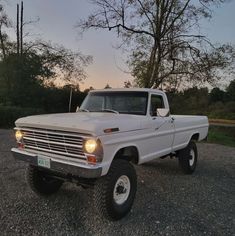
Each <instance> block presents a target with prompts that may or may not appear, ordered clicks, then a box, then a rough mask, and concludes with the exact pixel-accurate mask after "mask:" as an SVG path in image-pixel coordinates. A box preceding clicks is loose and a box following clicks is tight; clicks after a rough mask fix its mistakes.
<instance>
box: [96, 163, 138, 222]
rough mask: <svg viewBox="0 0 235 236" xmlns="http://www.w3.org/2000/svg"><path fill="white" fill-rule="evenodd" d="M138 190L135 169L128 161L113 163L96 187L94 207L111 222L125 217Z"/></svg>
mask: <svg viewBox="0 0 235 236" xmlns="http://www.w3.org/2000/svg"><path fill="white" fill-rule="evenodd" d="M136 188H137V178H136V173H135V169H134V167H133V166H132V165H131V164H130V163H129V162H128V161H126V160H121V159H116V160H114V161H113V163H112V165H111V167H110V169H109V172H108V174H107V175H106V176H104V177H102V178H100V179H98V180H97V182H96V184H95V187H94V203H95V204H94V205H95V207H96V210H97V211H98V213H99V214H101V215H102V216H104V217H105V218H107V219H109V220H118V219H121V218H122V217H124V216H125V215H126V214H127V213H128V212H129V211H130V209H131V207H132V204H133V202H134V198H135V193H136Z"/></svg>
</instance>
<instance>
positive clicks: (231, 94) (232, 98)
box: [226, 79, 235, 102]
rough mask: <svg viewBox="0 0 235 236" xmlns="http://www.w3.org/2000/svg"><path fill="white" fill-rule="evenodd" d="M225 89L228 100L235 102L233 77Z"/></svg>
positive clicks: (234, 81)
mask: <svg viewBox="0 0 235 236" xmlns="http://www.w3.org/2000/svg"><path fill="white" fill-rule="evenodd" d="M226 90H227V95H228V99H229V101H234V102H235V79H234V80H232V81H231V82H230V84H229V86H228V87H227V89H226Z"/></svg>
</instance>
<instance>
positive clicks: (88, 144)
mask: <svg viewBox="0 0 235 236" xmlns="http://www.w3.org/2000/svg"><path fill="white" fill-rule="evenodd" d="M96 147H97V142H96V140H94V139H88V140H86V141H85V143H84V149H85V151H86V152H88V153H93V152H94V151H95V150H96Z"/></svg>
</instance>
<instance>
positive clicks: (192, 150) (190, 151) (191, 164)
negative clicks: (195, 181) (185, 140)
mask: <svg viewBox="0 0 235 236" xmlns="http://www.w3.org/2000/svg"><path fill="white" fill-rule="evenodd" d="M197 157H198V153H197V146H196V143H195V142H193V141H190V142H189V144H188V146H187V147H186V148H184V149H182V150H180V151H179V152H178V159H179V165H180V167H181V169H182V171H183V172H184V173H185V174H192V173H193V172H194V171H195V169H196V165H197Z"/></svg>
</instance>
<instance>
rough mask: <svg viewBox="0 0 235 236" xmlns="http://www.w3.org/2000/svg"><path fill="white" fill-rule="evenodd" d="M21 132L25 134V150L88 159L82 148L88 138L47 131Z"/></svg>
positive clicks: (78, 134)
mask: <svg viewBox="0 0 235 236" xmlns="http://www.w3.org/2000/svg"><path fill="white" fill-rule="evenodd" d="M20 130H21V131H22V132H23V133H24V136H23V143H24V147H25V149H30V150H32V151H34V150H35V151H40V152H45V153H53V154H57V155H62V156H67V157H71V158H79V159H86V157H85V155H84V152H83V148H82V146H83V140H84V138H85V137H88V136H85V135H83V134H80V133H73V132H63V131H53V130H46V129H32V128H22V129H20Z"/></svg>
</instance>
